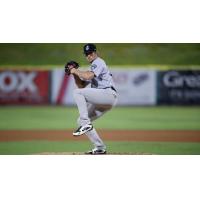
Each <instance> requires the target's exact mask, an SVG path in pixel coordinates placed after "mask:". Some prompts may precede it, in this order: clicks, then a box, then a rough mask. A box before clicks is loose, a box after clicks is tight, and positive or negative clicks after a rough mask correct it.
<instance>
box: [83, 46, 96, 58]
mask: <svg viewBox="0 0 200 200" xmlns="http://www.w3.org/2000/svg"><path fill="white" fill-rule="evenodd" d="M96 50H97V48H96V46H95V45H94V44H90V43H89V44H86V45H84V47H83V52H84V54H85V55H86V56H87V55H89V54H91V53H92V52H96Z"/></svg>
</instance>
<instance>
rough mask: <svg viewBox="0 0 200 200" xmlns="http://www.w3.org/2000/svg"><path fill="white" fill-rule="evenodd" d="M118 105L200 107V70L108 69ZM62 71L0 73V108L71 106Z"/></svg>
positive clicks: (70, 86)
mask: <svg viewBox="0 0 200 200" xmlns="http://www.w3.org/2000/svg"><path fill="white" fill-rule="evenodd" d="M111 73H112V75H113V79H114V82H115V87H116V89H117V91H118V103H117V105H119V106H134V105H135V106H137V105H200V70H199V71H197V70H195V71H191V70H190V71H189V70H179V71H178V70H173V71H172V70H171V71H167V70H166V71H158V70H147V69H141V68H140V69H124V68H122V69H119V68H116V69H111ZM75 88H76V86H75V83H74V79H73V77H72V76H69V77H68V76H65V74H64V70H63V69H53V70H39V71H36V70H0V105H22V104H25V105H27V104H28V105H38V104H53V105H69V106H72V105H75V102H74V99H73V90H74V89H75Z"/></svg>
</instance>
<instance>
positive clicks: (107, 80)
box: [90, 57, 115, 89]
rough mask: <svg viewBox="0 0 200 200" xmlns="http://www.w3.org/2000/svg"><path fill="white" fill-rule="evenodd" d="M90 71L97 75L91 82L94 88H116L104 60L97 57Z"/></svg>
mask: <svg viewBox="0 0 200 200" xmlns="http://www.w3.org/2000/svg"><path fill="white" fill-rule="evenodd" d="M90 71H92V72H93V73H94V74H95V77H94V78H93V79H92V80H91V87H92V88H98V89H103V88H108V87H115V86H114V82H113V78H112V74H111V73H110V71H109V70H108V67H107V66H106V63H105V62H104V60H103V59H101V58H99V57H97V58H96V59H95V60H94V61H93V62H92V63H91V66H90Z"/></svg>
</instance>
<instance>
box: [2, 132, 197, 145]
mask: <svg viewBox="0 0 200 200" xmlns="http://www.w3.org/2000/svg"><path fill="white" fill-rule="evenodd" d="M98 133H99V134H100V136H101V137H102V139H103V140H105V141H106V140H107V141H151V142H157V141H159V142H200V131H186V130H179V131H177V130H176V131H172V130H162V131H158V130H156V131H129V130H114V131H113V130H112V131H111V130H99V131H98ZM31 140H48V141H84V140H88V139H87V136H86V135H83V136H80V137H74V136H73V135H72V130H66V131H64V130H62V131H61V130H23V131H18V130H11V131H0V142H6V141H31Z"/></svg>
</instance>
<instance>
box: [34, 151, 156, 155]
mask: <svg viewBox="0 0 200 200" xmlns="http://www.w3.org/2000/svg"><path fill="white" fill-rule="evenodd" d="M34 155H85V154H84V152H42V153H39V154H34ZM107 155H153V154H150V153H144V152H137V153H127V152H125V153H122V152H119V153H117V152H112V153H109V152H108V153H107V154H104V155H96V156H107ZM85 156H94V155H85Z"/></svg>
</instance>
